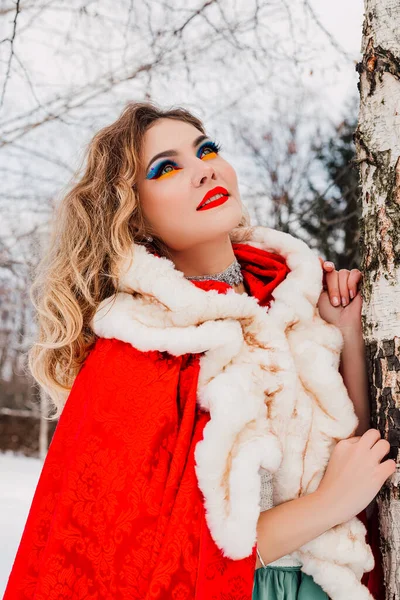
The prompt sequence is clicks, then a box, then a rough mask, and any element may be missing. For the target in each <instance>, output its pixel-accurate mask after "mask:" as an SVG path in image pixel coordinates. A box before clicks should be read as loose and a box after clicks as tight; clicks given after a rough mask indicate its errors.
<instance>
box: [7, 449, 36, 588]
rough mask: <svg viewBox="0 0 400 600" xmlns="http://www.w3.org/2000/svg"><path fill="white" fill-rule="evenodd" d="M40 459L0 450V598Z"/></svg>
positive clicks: (18, 539) (21, 529)
mask: <svg viewBox="0 0 400 600" xmlns="http://www.w3.org/2000/svg"><path fill="white" fill-rule="evenodd" d="M42 465H43V462H42V461H41V460H40V459H38V458H28V457H26V456H20V455H17V454H12V453H10V452H7V453H1V452H0V598H2V597H3V594H4V590H5V587H6V583H7V580H8V576H9V574H10V571H11V567H12V564H13V562H14V558H15V553H16V551H17V548H18V545H19V542H20V539H21V535H22V532H23V529H24V527H25V522H26V518H27V516H28V512H29V509H30V506H31V502H32V498H33V494H34V492H35V489H36V484H37V482H38V479H39V475H40V472H41V470H42Z"/></svg>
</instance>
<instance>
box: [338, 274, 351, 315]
mask: <svg viewBox="0 0 400 600" xmlns="http://www.w3.org/2000/svg"><path fill="white" fill-rule="evenodd" d="M349 275H350V271H349V270H348V269H340V271H339V293H340V299H341V301H342V306H347V305H348V304H349V302H350V296H349V288H348V280H349Z"/></svg>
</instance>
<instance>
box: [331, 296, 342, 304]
mask: <svg viewBox="0 0 400 600" xmlns="http://www.w3.org/2000/svg"><path fill="white" fill-rule="evenodd" d="M332 304H333V306H338V305H339V304H340V302H339V298H338V297H337V296H334V297H333V298H332Z"/></svg>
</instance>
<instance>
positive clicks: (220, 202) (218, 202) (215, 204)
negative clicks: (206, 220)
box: [197, 196, 229, 212]
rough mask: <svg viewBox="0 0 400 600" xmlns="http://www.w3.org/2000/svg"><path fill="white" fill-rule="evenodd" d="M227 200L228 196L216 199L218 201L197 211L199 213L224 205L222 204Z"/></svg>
mask: <svg viewBox="0 0 400 600" xmlns="http://www.w3.org/2000/svg"><path fill="white" fill-rule="evenodd" d="M228 199H229V196H221V198H218V200H213V201H212V202H209V203H208V204H205V205H204V206H202V207H201V208H198V209H197V210H198V211H199V212H200V211H201V210H207V208H214V207H215V206H219V205H220V204H224V202H226V201H227V200H228Z"/></svg>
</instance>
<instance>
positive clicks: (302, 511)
mask: <svg viewBox="0 0 400 600" xmlns="http://www.w3.org/2000/svg"><path fill="white" fill-rule="evenodd" d="M389 450H390V444H389V442H388V441H387V440H383V439H381V434H380V432H379V431H377V430H376V429H369V430H368V431H367V432H365V433H364V434H363V435H362V436H361V437H357V436H356V437H352V438H348V439H346V440H341V441H339V442H338V443H337V444H336V446H335V448H334V449H333V452H332V454H331V457H330V459H329V463H328V466H327V468H326V471H325V474H324V476H323V478H322V480H321V482H320V484H319V486H318V488H317V490H316V491H315V492H312V493H311V494H308V495H307V496H302V497H300V498H297V499H295V500H290V501H289V502H285V503H283V504H280V505H279V506H275V507H274V508H270V509H269V510H266V511H264V512H262V513H261V514H260V516H259V519H258V523H257V540H258V547H259V552H260V555H261V557H262V559H263V561H264V563H270V562H273V561H274V560H276V559H278V558H280V557H282V556H285V555H286V554H290V553H291V552H293V551H295V550H298V549H299V548H301V547H302V546H303V545H304V544H306V543H307V542H309V541H311V540H313V539H315V538H317V537H318V536H319V535H321V534H322V533H324V532H325V531H327V530H328V529H331V528H332V527H334V526H335V525H338V524H339V523H344V522H345V521H348V520H349V519H351V518H352V517H354V516H355V515H357V514H359V513H360V511H362V510H363V509H364V508H365V507H366V506H368V504H369V503H370V502H371V501H372V500H373V499H374V498H375V496H376V494H377V493H378V492H379V490H380V488H381V487H382V485H383V484H384V482H385V481H386V479H388V478H389V477H391V476H392V475H393V473H395V472H396V462H395V461H394V460H392V459H388V460H383V459H384V458H385V456H386V455H387V453H388V452H389ZM381 461H382V462H381ZM256 567H257V563H256Z"/></svg>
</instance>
